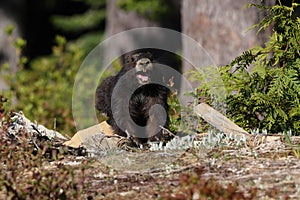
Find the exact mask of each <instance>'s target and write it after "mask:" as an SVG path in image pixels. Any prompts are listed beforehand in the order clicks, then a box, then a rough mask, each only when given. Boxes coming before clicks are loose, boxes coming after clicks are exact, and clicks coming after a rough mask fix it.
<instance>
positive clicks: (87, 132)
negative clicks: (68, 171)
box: [64, 121, 113, 148]
mask: <svg viewBox="0 0 300 200" xmlns="http://www.w3.org/2000/svg"><path fill="white" fill-rule="evenodd" d="M97 134H105V135H108V136H112V135H113V130H112V129H111V127H110V125H108V124H107V123H106V121H104V122H102V123H100V124H97V125H94V126H91V127H88V128H86V129H83V130H79V131H78V132H77V133H76V134H75V135H74V136H73V137H72V138H71V140H69V141H66V142H65V143H64V145H67V146H69V147H74V148H78V147H79V146H80V145H82V143H83V142H84V141H85V140H86V139H87V138H89V137H91V136H94V135H97Z"/></svg>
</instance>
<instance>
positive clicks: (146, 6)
mask: <svg viewBox="0 0 300 200" xmlns="http://www.w3.org/2000/svg"><path fill="white" fill-rule="evenodd" d="M117 4H118V6H119V7H120V8H122V9H124V10H125V11H127V12H128V11H135V12H136V13H138V14H140V15H142V16H145V17H147V18H148V19H150V20H160V19H162V18H163V17H165V16H167V15H169V14H170V13H171V12H172V7H171V6H170V3H168V2H167V1H165V0H119V1H118V3H117Z"/></svg>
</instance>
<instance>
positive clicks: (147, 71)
mask: <svg viewBox="0 0 300 200" xmlns="http://www.w3.org/2000/svg"><path fill="white" fill-rule="evenodd" d="M125 62H126V65H127V66H128V69H127V70H131V69H132V67H134V68H135V77H136V79H137V81H138V83H139V84H141V85H145V84H148V83H150V81H151V72H152V70H153V62H152V54H151V53H149V52H147V53H135V54H131V55H127V56H126V57H125Z"/></svg>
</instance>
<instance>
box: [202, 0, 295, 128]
mask: <svg viewBox="0 0 300 200" xmlns="http://www.w3.org/2000/svg"><path fill="white" fill-rule="evenodd" d="M251 6H256V7H258V8H261V9H265V10H267V11H268V15H267V16H266V17H265V18H264V19H263V20H262V21H261V22H260V23H259V24H257V25H255V26H253V27H258V28H259V31H260V30H263V29H265V28H267V27H269V26H270V25H274V27H273V34H272V35H271V37H270V39H269V41H268V42H266V43H265V46H264V47H255V48H253V49H251V50H248V51H246V52H244V53H243V55H241V56H239V57H237V58H236V59H234V60H233V61H232V63H231V64H229V65H228V66H225V67H222V68H220V69H219V70H220V74H221V75H222V78H223V82H224V84H225V86H226V89H227V92H228V93H227V99H226V103H227V114H228V115H229V117H230V118H231V119H233V120H234V121H235V122H236V123H237V124H238V125H240V126H242V127H244V128H245V129H246V130H248V131H249V130H250V129H254V128H259V129H261V130H262V129H266V130H268V132H283V131H288V130H292V131H293V132H294V133H300V102H299V101H300V75H299V74H300V19H299V17H298V16H296V15H295V13H294V11H295V9H296V8H297V7H299V4H296V3H293V4H292V6H291V7H288V6H284V5H281V4H280V3H279V5H275V6H272V7H265V6H262V5H253V4H252V5H251ZM253 27H252V28H253ZM249 71H250V72H249ZM204 88H207V87H205V86H204ZM210 92H211V91H210ZM198 95H199V94H198ZM210 95H211V94H209V95H208V96H210Z"/></svg>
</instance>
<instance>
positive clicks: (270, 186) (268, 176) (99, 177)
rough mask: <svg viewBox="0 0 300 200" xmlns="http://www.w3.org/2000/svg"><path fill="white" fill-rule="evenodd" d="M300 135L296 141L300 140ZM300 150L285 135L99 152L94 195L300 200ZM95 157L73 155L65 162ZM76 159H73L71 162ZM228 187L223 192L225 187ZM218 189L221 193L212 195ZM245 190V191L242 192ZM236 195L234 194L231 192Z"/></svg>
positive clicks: (90, 180)
mask: <svg viewBox="0 0 300 200" xmlns="http://www.w3.org/2000/svg"><path fill="white" fill-rule="evenodd" d="M299 141H300V140H299V139H298V138H296V141H293V143H294V144H296V143H299ZM298 151H300V149H297V147H296V146H292V145H291V144H287V143H286V142H285V141H283V139H277V140H275V141H272V142H266V143H261V144H258V145H255V146H251V145H242V146H240V147H235V146H234V145H227V146H226V145H224V146H218V147H214V148H208V149H195V148H189V149H186V150H181V151H179V150H178V151H155V152H150V151H140V152H124V151H123V152H118V153H116V152H108V153H106V154H105V155H104V154H103V155H94V158H93V160H94V161H93V162H92V164H91V167H90V168H89V169H88V170H87V171H86V172H85V180H86V187H85V189H84V194H82V197H83V198H90V199H132V200H133V199H300V159H299V158H297V157H296V155H297V153H299V152H298ZM86 159H88V160H89V159H91V158H89V157H76V158H74V157H69V158H66V159H64V160H63V161H59V162H63V163H64V164H68V163H73V164H72V165H74V161H76V162H75V165H76V163H77V164H78V165H80V163H81V162H82V160H86ZM71 161H72V162H71ZM221 188H223V189H222V190H219V189H221ZM212 193H218V194H216V195H215V196H210V194H212ZM236 194H240V195H236ZM230 195H231V196H230Z"/></svg>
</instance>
